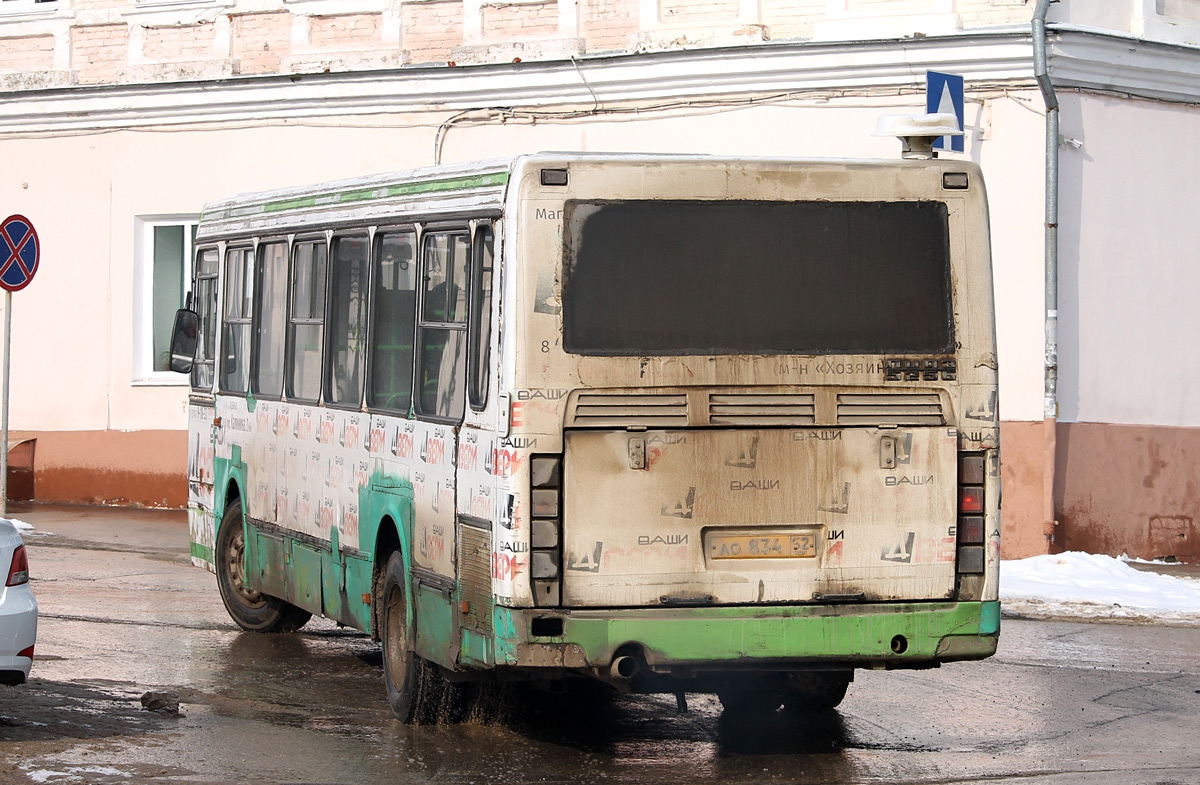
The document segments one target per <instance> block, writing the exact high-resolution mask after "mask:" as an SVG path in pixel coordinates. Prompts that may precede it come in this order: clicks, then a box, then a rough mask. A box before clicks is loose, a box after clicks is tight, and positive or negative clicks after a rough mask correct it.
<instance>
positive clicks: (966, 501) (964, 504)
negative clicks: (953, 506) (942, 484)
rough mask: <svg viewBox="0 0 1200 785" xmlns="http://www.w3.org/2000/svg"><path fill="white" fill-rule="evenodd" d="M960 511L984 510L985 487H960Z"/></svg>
mask: <svg viewBox="0 0 1200 785" xmlns="http://www.w3.org/2000/svg"><path fill="white" fill-rule="evenodd" d="M958 511H959V512H968V513H970V512H983V488H959V489H958Z"/></svg>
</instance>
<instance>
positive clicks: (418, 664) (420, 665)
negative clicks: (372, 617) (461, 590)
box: [377, 551, 462, 725]
mask: <svg viewBox="0 0 1200 785" xmlns="http://www.w3.org/2000/svg"><path fill="white" fill-rule="evenodd" d="M379 586H380V589H379V597H378V598H377V600H378V602H379V625H380V631H379V638H380V640H381V641H382V643H383V682H384V686H385V687H386V688H387V697H388V703H389V704H390V705H391V707H392V713H393V714H395V715H396V719H398V720H400V721H401V722H403V723H405V724H406V725H427V724H432V723H435V722H438V721H439V720H441V719H443V717H444V718H445V719H447V720H450V721H455V720H457V719H459V718H460V714H461V710H462V709H461V705H460V704H461V702H462V689H461V687H459V685H456V684H451V683H450V682H448V681H447V680H446V679H445V678H444V677H443V676H442V674H441V673H440V672H439V671H438V669H437V666H435V665H432V664H431V663H429V662H427V661H426V660H425V659H423V658H422V657H420V656H418V655H417V653H416V652H414V651H413V645H412V643H413V642H412V636H411V634H410V632H409V627H410V626H409V623H408V595H407V584H406V582H405V580H404V560H403V558H402V557H401V555H400V552H399V551H396V552H395V553H393V554H392V555H391V557H390V558H389V559H388V563H387V567H385V568H384V574H383V580H382V581H381V582H380V584H379Z"/></svg>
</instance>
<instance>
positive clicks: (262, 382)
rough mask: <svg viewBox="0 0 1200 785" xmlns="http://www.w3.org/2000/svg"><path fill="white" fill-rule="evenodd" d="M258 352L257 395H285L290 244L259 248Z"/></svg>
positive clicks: (263, 245) (255, 380)
mask: <svg viewBox="0 0 1200 785" xmlns="http://www.w3.org/2000/svg"><path fill="white" fill-rule="evenodd" d="M258 269H259V279H258V280H259V288H258V291H259V295H260V302H259V311H258V330H257V331H256V333H257V341H258V348H257V351H256V352H255V355H254V384H253V389H254V393H255V395H262V396H266V397H268V398H279V397H280V396H281V395H283V347H284V334H285V331H286V329H285V328H286V322H285V321H284V320H285V318H286V316H287V243H286V242H271V243H262V244H260V245H259V246H258Z"/></svg>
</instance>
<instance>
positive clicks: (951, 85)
mask: <svg viewBox="0 0 1200 785" xmlns="http://www.w3.org/2000/svg"><path fill="white" fill-rule="evenodd" d="M925 111H926V112H929V113H930V114H934V113H940V114H953V115H954V116H955V117H957V118H958V130H960V131H963V130H965V127H964V125H963V117H964V114H963V78H962V77H961V76H959V75H958V74H943V73H939V72H937V71H926V72H925ZM964 140H965V137H962V136H939V137H938V138H937V140H936V141H934V143H933V149H935V150H950V151H952V152H955V153H961V152H964V151H965V150H966V147H965V145H964ZM947 142H949V144H947Z"/></svg>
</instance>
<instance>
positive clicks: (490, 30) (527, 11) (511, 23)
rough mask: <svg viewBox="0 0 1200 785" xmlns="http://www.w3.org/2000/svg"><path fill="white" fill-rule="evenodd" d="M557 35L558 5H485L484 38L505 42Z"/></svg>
mask: <svg viewBox="0 0 1200 785" xmlns="http://www.w3.org/2000/svg"><path fill="white" fill-rule="evenodd" d="M557 33H558V2H557V0H547V2H544V3H521V4H519V5H485V6H484V7H483V35H484V36H485V37H486V38H499V39H504V40H511V39H520V38H524V37H526V36H531V35H556V34H557Z"/></svg>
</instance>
